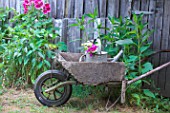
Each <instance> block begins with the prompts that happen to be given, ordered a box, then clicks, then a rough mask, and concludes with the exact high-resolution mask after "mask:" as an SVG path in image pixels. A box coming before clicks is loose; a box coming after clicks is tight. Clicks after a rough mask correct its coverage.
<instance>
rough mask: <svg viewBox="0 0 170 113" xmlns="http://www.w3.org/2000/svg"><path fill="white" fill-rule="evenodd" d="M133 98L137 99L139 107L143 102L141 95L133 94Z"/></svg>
mask: <svg viewBox="0 0 170 113" xmlns="http://www.w3.org/2000/svg"><path fill="white" fill-rule="evenodd" d="M132 97H134V98H136V101H137V103H136V104H137V105H138V106H139V105H140V102H141V99H140V96H139V94H136V93H134V94H132Z"/></svg>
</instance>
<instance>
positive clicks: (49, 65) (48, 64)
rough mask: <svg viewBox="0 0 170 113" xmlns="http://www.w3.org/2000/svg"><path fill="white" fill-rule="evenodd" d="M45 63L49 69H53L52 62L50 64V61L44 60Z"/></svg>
mask: <svg viewBox="0 0 170 113" xmlns="http://www.w3.org/2000/svg"><path fill="white" fill-rule="evenodd" d="M44 62H45V64H46V65H47V66H48V67H49V68H50V67H51V64H50V62H49V61H47V60H44Z"/></svg>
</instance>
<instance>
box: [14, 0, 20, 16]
mask: <svg viewBox="0 0 170 113" xmlns="http://www.w3.org/2000/svg"><path fill="white" fill-rule="evenodd" d="M15 1H16V11H17V12H18V13H20V10H21V8H20V4H21V1H19V0H15Z"/></svg>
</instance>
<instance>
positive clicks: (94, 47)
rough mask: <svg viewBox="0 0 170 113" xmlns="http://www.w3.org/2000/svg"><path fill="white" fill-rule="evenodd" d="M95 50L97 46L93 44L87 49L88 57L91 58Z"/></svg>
mask: <svg viewBox="0 0 170 113" xmlns="http://www.w3.org/2000/svg"><path fill="white" fill-rule="evenodd" d="M96 50H97V46H96V45H95V44H93V45H92V46H91V47H88V49H87V51H86V52H87V53H89V54H90V56H92V55H93V53H95V52H96Z"/></svg>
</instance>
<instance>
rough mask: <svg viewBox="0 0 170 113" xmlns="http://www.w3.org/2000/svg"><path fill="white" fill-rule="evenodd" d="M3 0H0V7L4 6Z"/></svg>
mask: <svg viewBox="0 0 170 113" xmlns="http://www.w3.org/2000/svg"><path fill="white" fill-rule="evenodd" d="M3 1H4V0H0V7H2V8H3V7H4V6H3V4H4V3H3Z"/></svg>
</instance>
